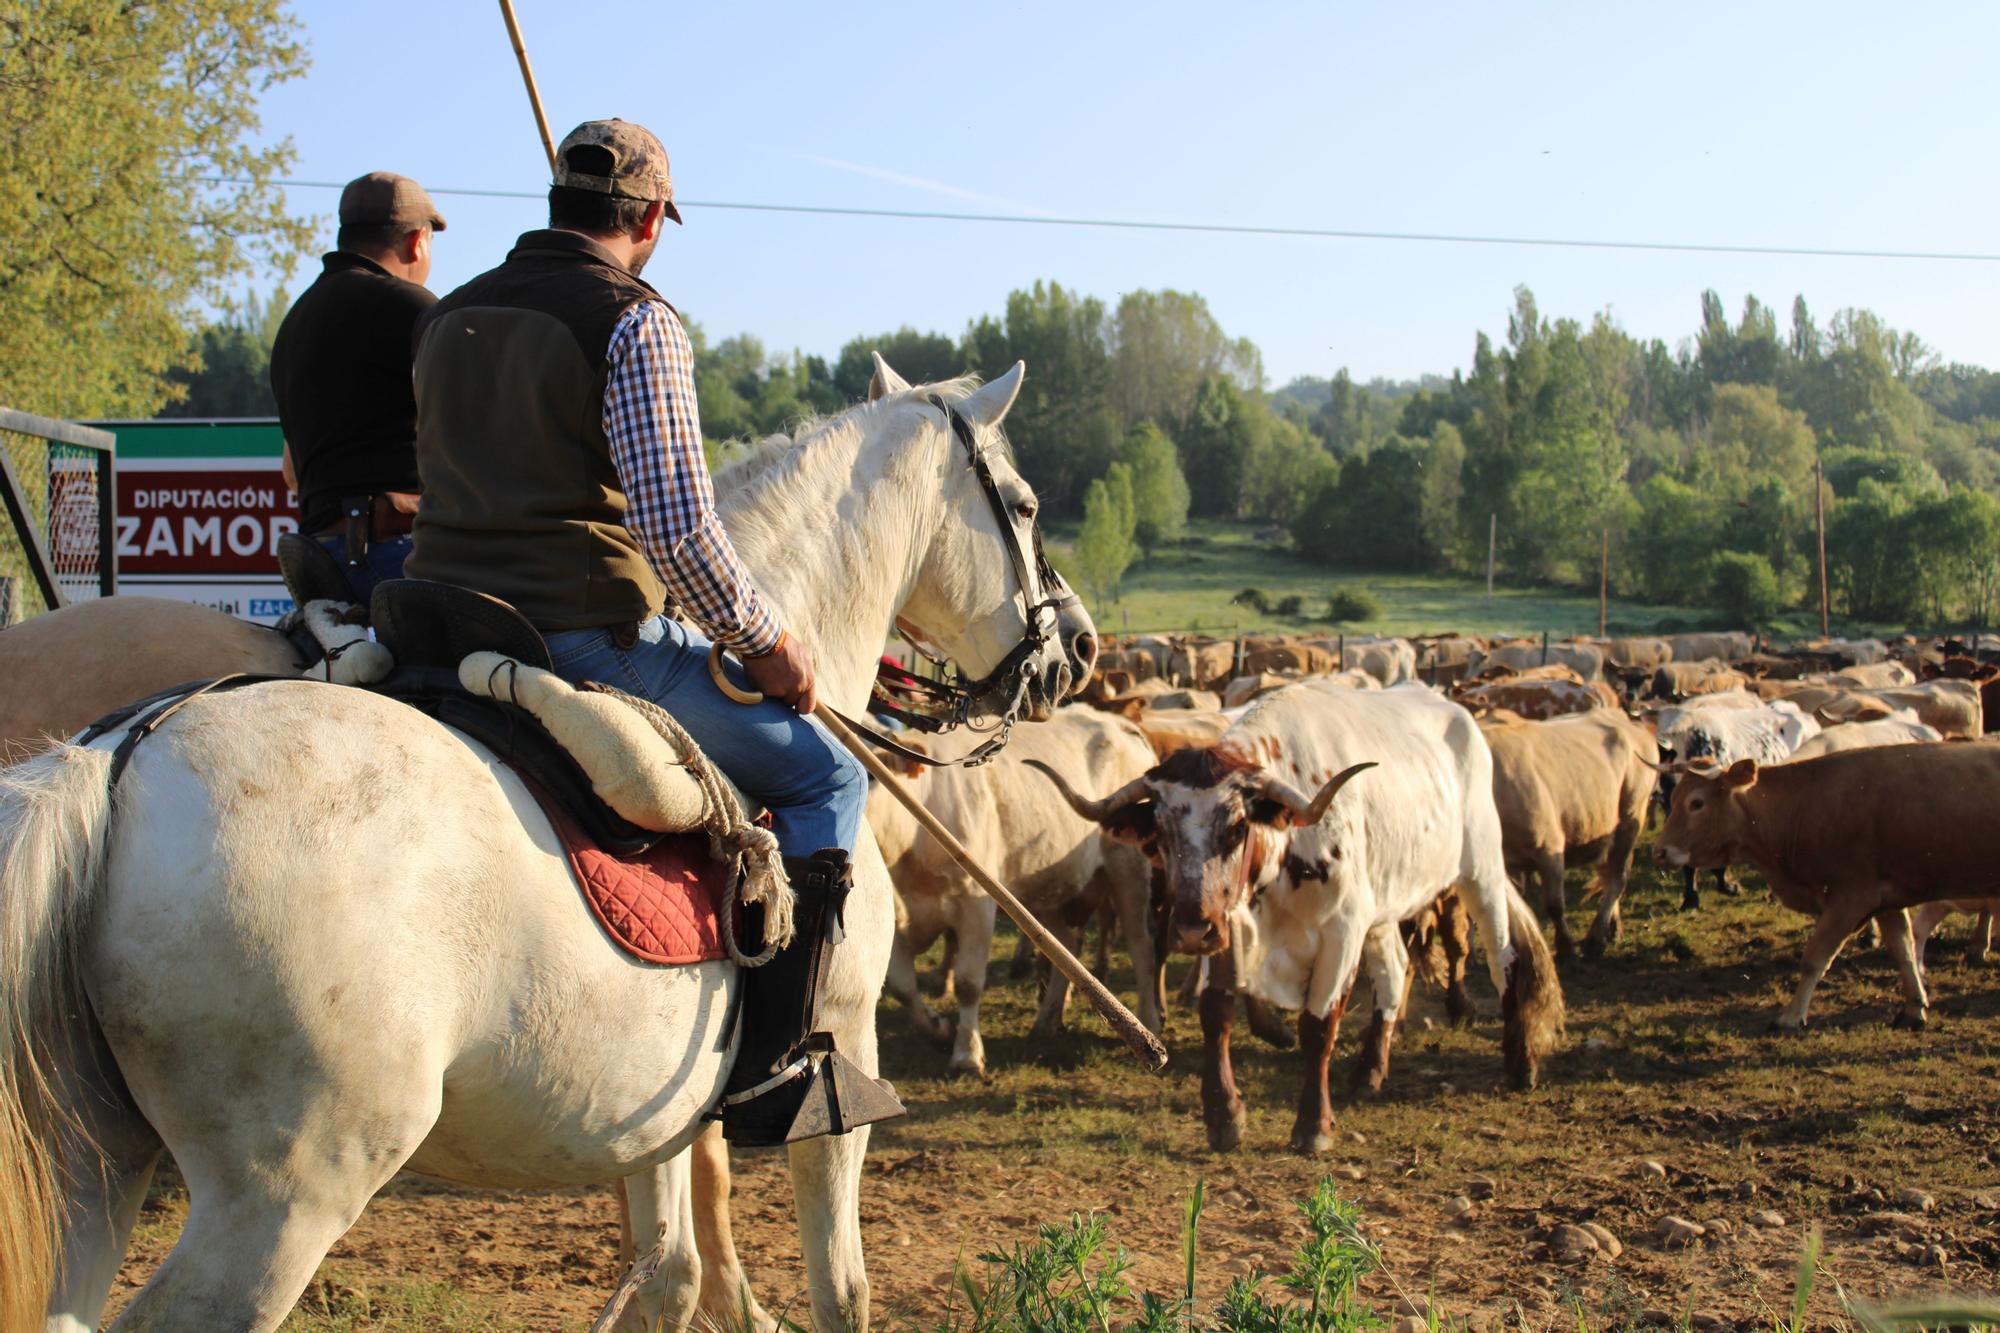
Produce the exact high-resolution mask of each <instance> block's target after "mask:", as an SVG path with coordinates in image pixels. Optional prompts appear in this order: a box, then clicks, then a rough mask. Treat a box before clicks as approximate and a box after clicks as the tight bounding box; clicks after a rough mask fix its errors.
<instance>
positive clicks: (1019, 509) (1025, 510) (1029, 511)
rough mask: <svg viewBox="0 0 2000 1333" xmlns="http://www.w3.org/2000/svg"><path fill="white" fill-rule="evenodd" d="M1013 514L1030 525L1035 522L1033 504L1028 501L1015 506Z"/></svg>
mask: <svg viewBox="0 0 2000 1333" xmlns="http://www.w3.org/2000/svg"><path fill="white" fill-rule="evenodd" d="M1014 512H1015V513H1017V514H1019V515H1020V516H1021V517H1022V518H1023V519H1024V520H1026V521H1027V522H1029V523H1032V522H1034V521H1035V514H1036V512H1037V511H1036V509H1035V505H1034V502H1033V501H1032V500H1030V501H1024V502H1023V503H1021V504H1017V505H1015V506H1014Z"/></svg>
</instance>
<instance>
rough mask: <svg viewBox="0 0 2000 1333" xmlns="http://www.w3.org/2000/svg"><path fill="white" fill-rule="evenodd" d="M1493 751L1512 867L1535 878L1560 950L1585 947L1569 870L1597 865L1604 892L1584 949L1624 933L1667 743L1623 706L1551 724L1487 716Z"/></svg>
mask: <svg viewBox="0 0 2000 1333" xmlns="http://www.w3.org/2000/svg"><path fill="white" fill-rule="evenodd" d="M1481 730H1482V731H1484V732H1485V735H1486V743H1487V744H1488V745H1489V746H1490V747H1492V750H1493V799H1494V803H1495V804H1496V805H1497V806H1498V808H1499V811H1500V836H1501V842H1502V845H1503V846H1504V848H1505V851H1506V858H1507V869H1508V870H1509V871H1510V872H1511V873H1513V874H1516V875H1520V876H1523V877H1524V878H1525V877H1529V876H1532V877H1533V878H1534V879H1535V880H1536V881H1537V883H1538V885H1539V888H1540V895H1539V896H1540V899H1541V905H1542V911H1543V913H1544V914H1546V915H1547V916H1548V917H1549V918H1550V919H1551V920H1553V921H1554V922H1555V930H1556V957H1557V958H1570V957H1573V956H1575V954H1576V941H1575V939H1574V938H1573V937H1572V936H1571V935H1570V930H1569V921H1568V919H1567V917H1566V915H1565V912H1564V908H1565V903H1564V900H1563V871H1564V870H1565V869H1567V868H1569V867H1571V866H1587V865H1595V866H1597V868H1598V884H1599V887H1600V888H1601V889H1602V890H1603V893H1602V896H1601V897H1600V898H1599V899H1598V903H1597V919H1596V920H1595V921H1593V922H1592V923H1591V927H1590V934H1589V936H1588V937H1587V938H1586V939H1585V941H1584V952H1585V953H1587V954H1589V955H1590V956H1591V957H1593V958H1595V957H1599V956H1601V955H1602V954H1603V953H1604V951H1605V949H1606V948H1607V947H1609V946H1610V945H1612V944H1614V943H1616V942H1617V940H1618V935H1619V915H1618V905H1619V901H1620V900H1621V899H1622V898H1623V897H1624V896H1625V878H1626V876H1627V874H1628V873H1630V871H1631V869H1632V852H1633V849H1634V848H1635V847H1637V846H1638V842H1639V833H1640V831H1641V830H1642V829H1643V828H1644V827H1645V824H1646V811H1647V807H1648V806H1650V805H1651V803H1652V800H1653V788H1654V787H1655V785H1657V783H1658V781H1659V774H1658V772H1657V771H1656V768H1655V765H1656V764H1657V763H1658V761H1659V747H1658V746H1657V745H1655V744H1654V742H1653V738H1652V736H1651V735H1649V734H1648V733H1647V731H1646V729H1645V728H1644V727H1642V726H1640V725H1639V724H1638V723H1636V722H1634V721H1632V720H1631V719H1630V718H1628V717H1626V716H1625V715H1624V714H1623V713H1616V712H1611V711H1609V710H1604V709H1600V710H1598V711H1595V712H1590V713H1582V714H1578V715H1576V716H1573V717H1562V718H1557V719H1555V720H1553V721H1549V722H1512V723H1493V722H1483V723H1482V724H1481Z"/></svg>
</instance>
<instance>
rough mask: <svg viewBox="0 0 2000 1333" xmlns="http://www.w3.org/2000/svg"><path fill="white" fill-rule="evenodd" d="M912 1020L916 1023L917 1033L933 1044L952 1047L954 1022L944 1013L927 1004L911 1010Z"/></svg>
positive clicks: (946, 1047)
mask: <svg viewBox="0 0 2000 1333" xmlns="http://www.w3.org/2000/svg"><path fill="white" fill-rule="evenodd" d="M910 1022H911V1023H912V1024H913V1025H915V1027H916V1029H917V1035H918V1036H919V1037H922V1038H923V1039H924V1040H925V1041H927V1042H929V1043H930V1044H931V1045H933V1046H937V1047H941V1048H943V1049H945V1050H949V1049H951V1043H952V1037H953V1032H952V1028H953V1024H952V1022H951V1020H950V1019H947V1018H946V1017H945V1016H944V1015H943V1014H940V1013H938V1012H937V1011H936V1010H935V1009H932V1008H930V1007H929V1006H925V1007H924V1008H922V1009H912V1010H910Z"/></svg>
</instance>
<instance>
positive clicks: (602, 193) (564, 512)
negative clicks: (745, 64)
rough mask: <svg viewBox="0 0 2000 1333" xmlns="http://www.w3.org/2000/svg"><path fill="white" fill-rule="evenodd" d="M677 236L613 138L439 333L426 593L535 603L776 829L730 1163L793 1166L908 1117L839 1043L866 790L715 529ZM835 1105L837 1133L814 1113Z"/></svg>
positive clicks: (580, 656) (422, 517)
mask: <svg viewBox="0 0 2000 1333" xmlns="http://www.w3.org/2000/svg"><path fill="white" fill-rule="evenodd" d="M668 219H672V220H673V221H675V222H679V221H680V210H679V209H677V208H676V207H674V190H673V177H672V175H671V173H670V170H669V168H668V164H667V153H666V150H665V149H664V148H662V147H661V146H660V141H659V140H658V139H656V138H654V137H653V135H652V134H651V133H650V132H648V131H647V130H645V129H644V128H642V127H640V126H638V125H634V124H631V123H629V122H627V121H622V120H599V121H590V122H588V123H586V124H584V125H580V126H578V127H577V128H576V129H575V130H573V131H571V132H570V134H569V137H567V138H565V139H564V140H563V142H562V147H561V148H560V149H558V150H557V154H556V172H555V182H554V184H553V185H552V186H551V188H550V190H549V226H548V227H547V229H545V230H540V231H531V232H528V233H527V234H525V235H524V236H522V237H521V238H520V240H519V241H517V242H516V243H515V246H514V249H513V250H512V251H511V252H510V253H509V254H508V256H507V260H506V262H505V263H503V264H501V265H500V267H498V268H496V269H494V270H492V271H491V272H489V273H484V274H481V275H480V276H479V277H476V278H474V279H473V280H472V281H471V282H468V283H467V284H465V286H463V287H460V288H459V289H458V290H457V291H455V292H453V293H451V294H450V295H449V296H447V297H445V298H444V300H442V301H440V302H439V303H438V305H437V307H436V308H435V309H433V310H432V311H431V313H430V314H429V315H427V316H425V318H424V321H423V324H422V327H421V329H420V330H419V332H418V335H417V367H416V388H417V463H418V467H419V469H420V470H421V472H422V474H423V503H422V506H421V507H420V508H419V510H418V512H417V524H416V533H415V537H416V549H415V551H414V552H413V553H412V554H411V556H410V563H409V573H410V576H411V577H413V578H423V579H434V580H437V581H439V582H443V583H454V584H458V585H460V586H462V587H467V588H473V589H476V590H478V591H480V592H483V593H487V594H489V595H491V596H494V597H498V598H500V599H501V600H503V601H506V602H510V603H512V604H513V605H514V606H515V607H516V608H517V609H519V610H520V612H521V613H522V614H523V615H525V616H526V617H527V618H528V619H529V620H530V621H532V622H533V623H534V624H535V626H536V627H537V628H538V629H540V630H541V631H542V632H543V634H544V636H545V637H546V638H547V640H548V646H549V652H550V654H551V657H552V658H553V661H554V664H555V669H556V671H557V672H558V673H560V674H561V675H563V676H565V677H567V678H568V679H570V680H572V681H586V680H594V681H604V682H607V683H611V684H615V685H617V686H618V687H619V688H621V689H625V690H630V691H633V692H636V693H643V694H645V695H646V696H647V697H648V698H650V699H651V700H652V701H653V702H655V703H657V704H659V705H661V706H662V707H663V708H665V709H666V710H667V711H668V712H670V713H672V714H673V715H674V717H675V718H676V719H677V720H679V722H680V723H681V725H682V726H684V727H686V728H687V730H688V732H689V733H690V734H691V735H693V736H694V738H695V740H696V741H697V742H698V743H699V744H700V745H701V747H702V749H703V750H704V751H705V752H706V753H707V755H708V757H709V758H710V759H711V760H713V761H714V762H715V763H716V764H717V765H718V766H719V767H720V768H721V769H722V771H723V772H725V773H727V774H728V775H729V776H730V777H731V778H733V779H734V780H735V781H736V783H737V785H738V786H740V787H741V788H742V789H743V790H744V791H745V792H747V793H748V794H749V795H750V796H751V797H752V798H753V799H755V800H757V801H759V802H761V803H762V804H763V805H764V806H765V807H766V808H768V809H769V810H770V812H771V817H772V831H773V832H774V833H775V834H776V835H777V838H778V845H779V849H780V850H781V851H782V852H783V853H784V856H785V864H786V868H787V870H788V871H789V873H790V877H791V882H792V888H793V890H794V892H795V893H796V895H797V897H796V907H795V914H794V923H795V925H796V927H797V931H798V934H797V938H796V939H795V940H794V941H793V943H792V944H791V945H790V946H788V947H787V948H785V949H783V950H780V951H779V952H778V954H777V956H776V957H774V958H773V959H772V960H771V961H770V962H769V963H767V964H765V965H764V966H762V967H759V968H756V969H754V970H751V971H747V972H745V974H744V978H743V988H744V989H743V995H744V999H743V1014H744V1018H743V1029H742V1040H741V1043H740V1045H739V1047H738V1054H737V1058H736V1064H735V1066H734V1068H733V1069H732V1072H731V1077H730V1083H729V1089H728V1094H727V1095H726V1096H725V1097H724V1099H723V1108H722V1124H723V1133H724V1134H725V1135H726V1136H727V1137H728V1138H729V1139H730V1140H731V1141H732V1142H735V1143H738V1144H779V1143H784V1142H787V1141H790V1140H791V1139H793V1138H800V1137H807V1136H809V1135H813V1134H823V1133H827V1132H834V1133H841V1132H845V1131H846V1130H848V1129H851V1128H854V1127H855V1126H857V1125H861V1124H867V1123H869V1122H871V1121H874V1120H880V1119H885V1118H887V1117H889V1116H892V1115H900V1114H902V1107H901V1105H900V1104H899V1103H898V1102H897V1101H896V1100H895V1097H894V1096H893V1094H891V1093H890V1092H889V1091H888V1090H887V1088H886V1087H884V1086H881V1085H877V1084H875V1083H874V1081H873V1080H870V1079H868V1078H867V1077H866V1076H865V1075H863V1074H861V1073H860V1071H859V1070H858V1069H854V1068H852V1067H851V1066H847V1065H846V1064H845V1057H844V1056H843V1055H842V1054H840V1053H838V1052H836V1051H834V1049H833V1038H832V1036H831V1035H830V1034H828V1033H827V1032H825V1031H824V1030H821V1029H820V1028H819V1022H818V1016H819V989H820V986H821V984H822V982H823V980H824V977H825V975H826V973H827V969H828V968H829V967H830V966H831V949H832V946H833V943H834V941H836V940H837V939H838V938H839V929H840V926H839V923H840V920H841V904H842V903H843V901H844V900H845V898H846V895H847V892H848V888H849V886H850V884H851V883H852V876H851V871H850V868H849V864H848V862H849V857H850V854H851V853H852V852H853V850H854V845H855V840H856V839H857V837H858V836H859V834H860V831H861V822H862V817H863V813H864V807H865V806H866V803H867V798H868V781H867V775H866V773H865V772H864V770H863V769H862V767H861V765H860V763H859V762H858V761H857V760H855V758H854V757H853V756H852V755H850V754H848V753H847V751H846V750H845V749H843V748H842V747H841V746H840V745H839V743H838V742H836V741H835V740H834V739H833V738H832V736H830V735H828V734H827V732H826V730H825V729H824V728H823V727H821V726H820V725H819V723H818V722H816V721H814V720H813V719H811V718H809V717H805V716H801V714H804V713H809V712H810V711H811V710H812V707H813V703H814V693H813V690H814V686H813V664H812V657H811V655H810V654H809V653H808V652H807V651H806V648H805V645H804V644H802V643H800V642H799V640H798V639H797V637H795V636H794V635H792V634H791V633H789V632H788V631H787V629H786V627H785V626H784V625H783V624H781V623H780V622H779V621H778V618H777V616H776V615H775V614H774V612H773V610H772V608H771V607H770V606H769V605H768V604H767V603H766V602H765V601H764V599H763V598H762V597H761V596H760V595H759V593H758V591H757V587H756V585H755V583H753V582H752V581H751V578H750V574H749V571H747V570H746V569H744V567H743V564H742V562H741V561H740V560H739V559H738V558H737V555H736V550H735V548H734V547H733V546H732V545H731V544H730V540H729V535H728V534H727V533H726V532H724V531H723V529H722V523H721V520H720V519H719V518H718V517H717V515H716V512H715V503H714V491H713V488H712V486H711V484H710V480H709V475H708V465H707V463H706V461H705V460H704V459H703V456H702V448H701V417H700V413H699V409H698V408H697V406H696V403H695V388H694V351H693V348H692V346H691V345H690V343H689V340H688V335H687V331H686V330H685V329H684V328H683V327H682V326H681V321H680V317H679V316H678V315H676V314H675V313H674V309H673V307H672V306H670V305H668V304H667V303H666V301H665V300H663V299H662V298H661V297H660V294H659V293H658V292H656V291H654V290H653V289H652V288H651V287H649V286H647V285H646V284H645V283H644V282H642V281H641V280H640V278H639V272H640V270H641V269H643V268H644V267H645V265H646V261H647V260H648V259H649V258H650V257H651V256H652V254H653V251H654V248H655V247H656V246H657V245H658V244H659V239H660V232H661V230H662V228H663V227H664V226H665V225H666V222H667V220H668ZM684 622H685V623H684ZM712 643H721V644H724V645H726V646H727V647H729V648H731V649H733V650H734V651H735V652H736V654H737V655H738V656H739V657H740V658H741V659H742V662H743V667H742V672H741V675H747V676H748V678H749V680H750V681H751V682H753V683H754V686H755V688H756V689H758V690H761V691H762V692H763V693H764V694H765V696H766V699H765V702H763V703H762V704H759V705H756V706H754V707H744V706H742V705H739V704H736V703H732V702H730V701H729V700H728V699H726V698H725V697H724V696H723V695H722V693H721V691H719V690H718V689H717V688H716V687H715V684H714V682H713V681H712V680H711V679H710V678H709V674H708V668H707V661H708V654H709V648H710V645H711V644H712ZM731 670H732V671H735V670H736V668H734V667H732V668H731ZM741 675H739V680H740V679H741ZM753 938H754V936H753ZM836 1086H837V1087H838V1088H839V1093H838V1096H837V1098H835V1099H834V1100H836V1101H837V1110H836V1111H835V1112H834V1113H833V1114H832V1116H831V1119H830V1121H829V1119H828V1118H827V1117H825V1116H815V1115H814V1114H812V1108H813V1106H815V1105H819V1106H825V1105H827V1104H828V1101H829V1098H830V1096H831V1094H830V1092H829V1089H830V1088H833V1087H836Z"/></svg>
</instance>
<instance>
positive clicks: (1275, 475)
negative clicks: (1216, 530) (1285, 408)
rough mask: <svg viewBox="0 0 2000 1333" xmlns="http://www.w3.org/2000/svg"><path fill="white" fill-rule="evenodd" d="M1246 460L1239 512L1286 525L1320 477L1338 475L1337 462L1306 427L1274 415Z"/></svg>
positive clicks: (1292, 518)
mask: <svg viewBox="0 0 2000 1333" xmlns="http://www.w3.org/2000/svg"><path fill="white" fill-rule="evenodd" d="M1254 449H1255V452H1253V453H1252V454H1251V455H1250V457H1249V458H1248V459H1247V460H1246V461H1245V464H1244V470H1243V490H1242V495H1241V497H1240V503H1239V512H1241V513H1243V514H1246V515H1248V516H1249V517H1251V518H1261V519H1266V520H1268V521H1270V522H1272V523H1282V524H1284V525H1286V526H1287V527H1289V526H1290V525H1291V524H1292V523H1293V522H1294V521H1295V520H1296V519H1297V518H1298V516H1299V511H1300V508H1301V506H1302V505H1303V504H1304V503H1305V500H1306V497H1307V496H1309V495H1311V494H1312V493H1313V489H1314V487H1315V486H1316V485H1317V484H1318V482H1319V480H1320V479H1321V478H1322V477H1333V476H1336V475H1338V474H1339V472H1340V464H1339V463H1337V462H1335V461H1334V458H1333V455H1332V454H1329V453H1328V452H1327V451H1326V450H1325V449H1323V448H1321V447H1320V443H1319V441H1318V440H1316V439H1314V438H1313V437H1312V436H1311V435H1309V434H1308V433H1307V432H1306V429H1305V427H1303V426H1301V425H1300V424H1299V423H1298V422H1297V421H1294V420H1293V419H1291V418H1290V417H1281V416H1277V415H1276V414H1273V415H1272V417H1271V422H1270V429H1269V430H1268V431H1265V432H1262V433H1261V434H1259V435H1258V436H1257V438H1256V440H1255V441H1254Z"/></svg>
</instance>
